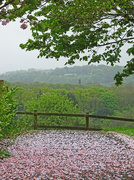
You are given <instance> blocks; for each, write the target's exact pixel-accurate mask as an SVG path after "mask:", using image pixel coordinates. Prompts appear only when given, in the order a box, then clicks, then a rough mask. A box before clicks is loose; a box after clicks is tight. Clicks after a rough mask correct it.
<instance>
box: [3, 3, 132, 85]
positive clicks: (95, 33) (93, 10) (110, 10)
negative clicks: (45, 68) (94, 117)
mask: <svg viewBox="0 0 134 180" xmlns="http://www.w3.org/2000/svg"><path fill="white" fill-rule="evenodd" d="M2 2H3V1H2ZM7 2H9V1H7ZM11 2H12V5H13V6H14V4H13V3H14V2H19V0H15V1H11ZM30 3H31V4H30ZM22 4H23V6H22ZM24 4H25V6H24ZM15 8H16V6H15ZM17 10H18V8H17ZM26 12H27V13H28V15H27V18H28V20H29V21H30V22H31V20H32V21H33V23H32V27H31V31H32V36H33V39H29V40H28V42H27V43H26V44H21V45H20V46H21V48H22V49H26V50H28V51H31V50H35V49H36V50H39V56H38V57H43V56H44V57H46V58H56V59H57V60H59V58H60V57H66V58H67V64H74V63H75V61H76V60H80V61H87V62H88V63H89V64H90V63H94V62H98V63H99V62H100V61H101V60H103V61H106V62H107V64H110V65H112V66H113V65H114V64H115V63H116V62H120V60H121V48H122V47H123V46H124V45H125V44H129V46H128V47H129V48H128V49H127V50H126V53H127V54H128V55H129V56H130V58H129V59H128V61H127V64H126V66H125V67H124V70H123V72H122V73H118V74H116V76H115V79H116V84H117V85H118V84H121V82H122V81H123V77H126V76H129V75H131V74H133V73H134V58H133V56H134V41H133V40H134V1H133V0H127V1H126V0H96V1H94V0H90V2H89V1H88V0H71V1H68V0H64V1H63V0H46V1H38V0H34V1H33V0H32V1H27V0H24V1H22V3H21V8H20V9H19V10H18V11H17V12H16V11H15V14H14V13H13V14H11V15H12V16H14V17H15V16H16V17H17V16H19V17H22V15H24V14H25V13H26ZM29 14H31V15H29ZM10 19H11V17H10ZM102 47H103V49H102V51H101V49H100V48H102Z"/></svg>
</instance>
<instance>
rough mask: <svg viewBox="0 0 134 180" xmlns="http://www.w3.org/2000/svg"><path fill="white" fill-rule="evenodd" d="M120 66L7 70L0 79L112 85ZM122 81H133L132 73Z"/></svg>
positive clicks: (120, 69) (120, 68)
mask: <svg viewBox="0 0 134 180" xmlns="http://www.w3.org/2000/svg"><path fill="white" fill-rule="evenodd" d="M122 69H123V67H121V66H114V67H110V66H105V65H99V66H95V65H91V66H88V65H87V66H74V67H64V68H56V69H55V70H35V69H29V70H28V71H25V70H20V71H13V72H8V73H4V74H1V75H0V79H4V80H6V81H11V82H12V81H18V82H37V81H38V82H46V83H61V84H64V83H69V84H79V83H81V84H89V83H93V84H94V83H96V84H102V85H108V86H110V85H113V84H114V83H115V81H114V78H113V76H114V75H115V74H116V73H117V72H121V71H122ZM124 83H125V84H126V83H134V75H131V76H129V77H128V78H125V79H124Z"/></svg>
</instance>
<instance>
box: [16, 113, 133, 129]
mask: <svg viewBox="0 0 134 180" xmlns="http://www.w3.org/2000/svg"><path fill="white" fill-rule="evenodd" d="M17 114H21V115H33V127H34V130H37V129H38V128H57V129H73V130H75V129H76V130H101V129H99V128H97V129H96V128H90V124H89V118H98V119H111V120H116V121H126V122H134V119H126V118H120V117H107V116H98V115H90V114H89V113H86V114H61V113H42V112H37V110H34V112H17ZM38 115H43V116H64V117H84V118H85V122H86V123H85V127H72V126H48V125H38V119H37V116H38Z"/></svg>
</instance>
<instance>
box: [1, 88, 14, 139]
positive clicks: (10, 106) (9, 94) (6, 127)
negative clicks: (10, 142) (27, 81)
mask: <svg viewBox="0 0 134 180" xmlns="http://www.w3.org/2000/svg"><path fill="white" fill-rule="evenodd" d="M0 89H1V91H0V139H1V138H2V137H4V136H7V135H10V134H11V133H12V132H13V131H14V128H15V120H14V117H15V115H16V108H17V103H16V102H15V101H14V98H13V95H14V93H15V91H16V88H12V89H11V90H6V89H5V87H4V86H1V87H0Z"/></svg>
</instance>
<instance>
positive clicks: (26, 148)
mask: <svg viewBox="0 0 134 180" xmlns="http://www.w3.org/2000/svg"><path fill="white" fill-rule="evenodd" d="M8 151H9V152H11V154H12V156H11V157H9V158H6V159H3V160H0V180H62V179H63V180H90V179H91V180H92V179H94V180H126V179H127V180H134V140H133V139H130V138H128V137H127V136H124V135H123V136H122V135H120V134H117V133H112V132H108V133H103V132H93V131H64V130H61V131H56V130H46V131H35V132H34V133H32V134H30V133H29V134H26V135H23V136H19V137H18V138H17V139H16V140H15V142H14V144H13V145H12V146H10V147H8Z"/></svg>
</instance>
